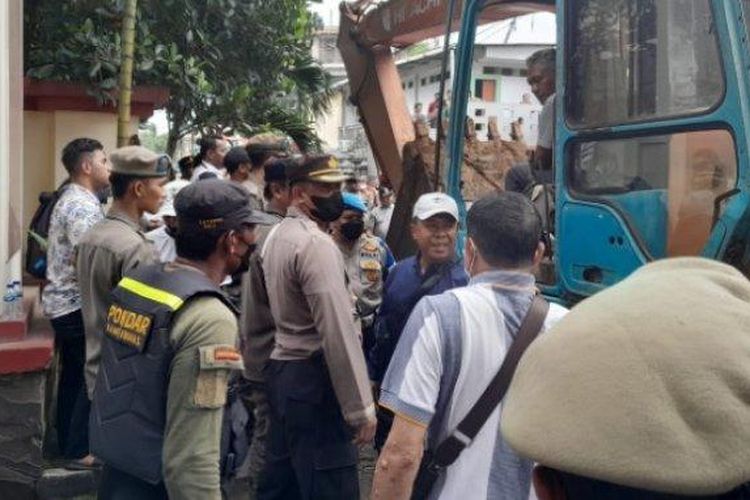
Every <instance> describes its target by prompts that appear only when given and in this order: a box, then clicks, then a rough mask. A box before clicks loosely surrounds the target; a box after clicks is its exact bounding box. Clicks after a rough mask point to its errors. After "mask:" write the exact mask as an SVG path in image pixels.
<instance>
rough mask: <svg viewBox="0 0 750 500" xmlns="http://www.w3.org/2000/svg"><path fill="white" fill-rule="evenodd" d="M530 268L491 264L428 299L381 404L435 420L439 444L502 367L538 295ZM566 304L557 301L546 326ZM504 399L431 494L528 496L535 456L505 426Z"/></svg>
mask: <svg viewBox="0 0 750 500" xmlns="http://www.w3.org/2000/svg"><path fill="white" fill-rule="evenodd" d="M534 293H535V290H534V277H533V276H532V275H531V274H528V273H520V272H508V271H491V272H487V273H483V274H481V275H479V276H477V277H475V278H474V279H472V280H471V282H470V284H469V286H467V287H462V288H456V289H454V290H451V291H448V292H446V293H443V294H441V295H437V296H433V297H426V298H424V299H422V300H421V301H420V302H419V304H418V305H417V307H416V308H415V309H414V312H413V314H412V315H411V317H410V318H409V322H408V323H407V325H406V328H405V329H404V332H403V334H402V336H401V341H400V342H399V344H398V347H397V349H396V352H395V354H394V356H393V360H392V361H391V364H390V367H389V368H388V372H387V373H386V375H385V379H384V380H383V384H382V387H381V397H380V403H381V405H383V406H385V407H387V408H389V409H391V410H392V411H394V413H396V414H397V415H401V416H403V417H404V418H408V419H409V420H410V421H412V422H417V423H419V424H422V425H424V426H425V427H427V428H428V431H427V448H428V449H432V450H434V449H435V447H436V446H437V445H438V444H439V443H440V442H442V441H443V440H444V439H445V438H446V437H447V436H448V435H449V434H450V433H451V432H453V430H454V429H455V428H456V427H457V426H458V424H459V423H460V422H461V420H462V419H463V418H464V417H465V416H466V414H467V413H468V412H469V410H470V409H471V408H472V407H473V406H474V404H475V403H476V402H477V401H478V400H479V397H480V396H481V394H482V393H483V392H484V390H485V389H486V388H487V386H488V385H489V383H490V381H491V380H492V378H493V377H494V376H495V375H496V374H497V372H498V370H499V369H500V366H501V364H502V362H503V360H504V358H505V355H506V353H507V352H508V349H509V348H510V346H511V344H512V343H513V340H514V339H515V336H516V334H517V332H518V329H519V328H520V326H521V322H522V321H523V319H524V317H525V316H526V314H527V312H528V310H529V307H530V306H531V302H532V299H533V297H534ZM566 312H567V310H566V309H565V308H563V307H561V306H559V305H556V304H551V305H550V310H549V312H548V314H547V318H546V320H545V323H544V327H543V331H544V330H547V329H549V328H550V327H551V326H552V325H554V324H555V323H556V322H557V321H558V320H560V319H561V318H562V317H563V316H564V315H565V314H566ZM501 408H502V404H501V405H498V406H497V407H496V408H495V410H494V411H493V412H492V414H491V415H490V417H489V418H488V419H487V421H486V422H485V424H484V426H483V427H482V429H481V430H480V431H479V434H477V436H476V437H475V438H474V440H473V441H472V442H471V444H470V445H469V446H468V447H467V448H466V449H464V450H463V451H462V452H461V454H460V455H459V457H458V460H456V461H455V462H454V463H453V464H451V465H450V466H449V467H448V468H447V469H446V471H445V473H444V476H445V480H444V481H439V482H438V483H437V485H436V486H437V487H436V488H434V489H433V491H431V494H430V497H429V498H430V499H438V498H439V499H452V498H460V497H461V496H465V493H466V485H467V484H470V485H471V488H472V490H471V491H472V495H471V496H472V498H487V499H494V498H503V499H519V500H520V499H524V500H525V499H526V498H528V495H529V491H530V483H531V469H532V465H533V464H532V461H531V460H525V459H522V458H521V457H519V456H518V455H516V454H515V452H513V450H511V449H510V447H509V446H508V445H507V443H505V441H504V440H503V438H502V435H501V434H500V417H501Z"/></svg>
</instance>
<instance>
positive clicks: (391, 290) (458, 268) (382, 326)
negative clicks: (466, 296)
mask: <svg viewBox="0 0 750 500" xmlns="http://www.w3.org/2000/svg"><path fill="white" fill-rule="evenodd" d="M436 274H438V275H439V276H438V277H437V280H436V281H434V284H433V285H432V286H431V287H430V289H429V290H420V288H422V284H423V283H425V282H427V280H430V279H431V277H432V276H435V275H436ZM432 280H435V278H432ZM468 282H469V275H468V274H466V271H465V270H464V265H463V261H461V260H458V259H456V260H454V261H451V262H448V263H446V264H443V265H440V266H430V267H429V268H428V269H427V270H426V271H425V272H424V273H423V272H422V269H421V266H420V264H419V255H416V256H413V257H408V258H406V259H404V260H402V261H401V262H399V263H398V264H396V265H395V266H394V267H393V269H391V271H390V272H389V273H388V279H387V280H386V282H385V291H384V293H383V303H382V305H381V307H380V313H379V314H378V319H377V322H376V325H375V346H374V347H373V348H372V350H371V351H370V353H368V368H369V370H370V378H371V379H372V380H374V381H380V380H381V379H382V378H383V375H384V374H385V370H386V369H387V368H388V363H389V362H390V360H391V356H392V355H393V350H394V349H395V348H396V344H397V343H398V339H399V337H400V336H401V331H402V330H403V329H404V325H405V324H406V320H407V319H409V315H410V314H411V311H412V309H414V306H415V305H416V303H417V302H418V301H419V299H420V298H421V297H423V296H426V295H437V294H440V293H443V292H445V291H446V290H450V289H451V288H456V287H459V286H465V285H466V284H467V283H468Z"/></svg>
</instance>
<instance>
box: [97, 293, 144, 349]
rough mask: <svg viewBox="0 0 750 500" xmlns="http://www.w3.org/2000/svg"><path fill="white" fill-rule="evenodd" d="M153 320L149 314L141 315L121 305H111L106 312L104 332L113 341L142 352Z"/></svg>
mask: <svg viewBox="0 0 750 500" xmlns="http://www.w3.org/2000/svg"><path fill="white" fill-rule="evenodd" d="M153 319H154V318H153V316H152V315H150V314H141V313H138V312H135V311H131V310H130V309H126V308H124V307H122V306H121V305H118V304H112V305H111V306H109V311H108V312H107V325H106V327H105V328H104V332H105V333H106V334H107V336H109V337H111V338H113V339H114V340H116V341H118V342H120V343H122V344H125V345H128V346H130V347H134V348H135V349H137V350H138V351H139V352H142V351H143V348H144V347H145V346H146V339H147V338H148V335H149V333H151V325H152V323H153Z"/></svg>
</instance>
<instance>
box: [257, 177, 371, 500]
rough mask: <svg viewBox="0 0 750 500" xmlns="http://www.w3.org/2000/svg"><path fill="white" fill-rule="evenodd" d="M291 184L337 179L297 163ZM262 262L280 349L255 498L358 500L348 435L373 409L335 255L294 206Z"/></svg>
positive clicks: (272, 369)
mask: <svg viewBox="0 0 750 500" xmlns="http://www.w3.org/2000/svg"><path fill="white" fill-rule="evenodd" d="M288 177H289V179H290V181H292V182H294V181H295V180H310V181H316V182H331V183H340V182H341V181H342V180H343V176H342V175H341V174H340V170H339V169H338V166H337V165H336V164H333V163H328V164H322V165H321V164H317V165H316V164H312V165H311V164H309V163H303V164H302V166H300V167H299V171H298V172H297V173H296V175H289V176H288ZM342 206H343V205H342ZM261 258H262V260H263V273H264V275H265V279H266V286H267V289H268V299H269V303H270V305H271V312H272V314H273V318H274V320H275V324H276V345H275V348H274V350H273V353H272V354H271V361H270V364H269V366H268V376H269V380H268V387H269V391H268V394H269V397H270V403H271V429H270V436H269V439H268V450H267V461H268V465H267V467H266V476H265V478H264V481H263V482H262V484H261V487H260V491H259V495H258V498H261V499H270V498H358V497H359V492H358V481H357V466H356V464H357V449H356V447H355V446H354V445H353V443H352V439H353V435H352V432H351V428H352V427H355V428H356V427H359V426H361V425H362V424H364V423H366V422H367V421H368V420H369V419H372V418H373V417H374V414H375V407H374V405H373V401H372V394H371V391H370V386H369V381H368V377H367V370H366V367H365V360H364V355H363V353H362V347H361V344H360V338H359V336H358V332H357V329H356V327H355V324H354V308H353V304H352V300H351V296H350V294H349V291H348V289H347V285H346V277H345V274H344V262H343V259H342V257H341V253H340V252H339V250H338V248H337V247H336V244H335V243H334V242H333V240H332V239H331V237H330V236H329V235H327V234H326V233H324V232H323V231H322V230H321V229H320V228H319V227H318V224H317V223H316V222H315V221H313V220H311V219H310V218H308V217H307V216H306V215H305V214H304V213H302V212H301V211H300V210H299V209H297V208H296V207H292V208H290V209H289V211H288V212H287V217H286V219H284V221H283V222H281V223H280V224H279V225H278V226H276V227H275V228H274V230H273V232H272V233H271V234H270V236H269V237H268V240H267V242H266V244H265V246H264V247H263V249H262V250H261Z"/></svg>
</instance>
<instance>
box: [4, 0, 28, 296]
mask: <svg viewBox="0 0 750 500" xmlns="http://www.w3.org/2000/svg"><path fill="white" fill-rule="evenodd" d="M22 78H23V1H22V0H6V1H4V2H0V145H2V147H0V285H4V284H5V283H6V282H7V280H8V279H20V276H21V256H20V250H21V238H22V237H23V231H22V229H21V228H22V227H23V226H22V221H21V209H22V206H23V200H22V194H21V193H22V189H21V174H22V172H21V166H22V164H23V80H22ZM3 290H4V287H3Z"/></svg>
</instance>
